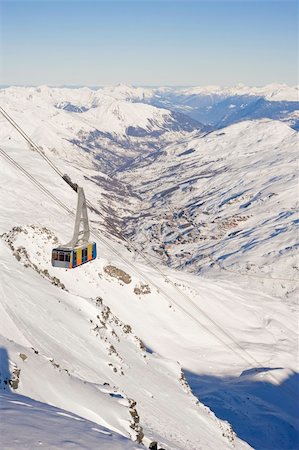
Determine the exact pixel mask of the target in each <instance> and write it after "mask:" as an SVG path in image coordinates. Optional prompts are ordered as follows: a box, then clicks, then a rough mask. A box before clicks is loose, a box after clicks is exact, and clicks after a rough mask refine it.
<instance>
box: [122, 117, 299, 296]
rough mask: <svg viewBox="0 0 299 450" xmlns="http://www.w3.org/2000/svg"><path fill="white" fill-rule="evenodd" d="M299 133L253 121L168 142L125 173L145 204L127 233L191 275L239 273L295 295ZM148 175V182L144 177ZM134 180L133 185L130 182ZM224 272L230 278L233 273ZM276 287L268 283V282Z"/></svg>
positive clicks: (283, 293)
mask: <svg viewBox="0 0 299 450" xmlns="http://www.w3.org/2000/svg"><path fill="white" fill-rule="evenodd" d="M297 145H298V136H297V132H296V131H294V130H292V129H291V128H289V127H288V126H287V125H285V124H283V123H281V122H278V121H270V120H261V121H246V122H241V123H238V124H235V125H231V126H230V127H227V128H224V129H222V130H221V131H215V132H212V133H209V134H207V135H205V136H199V137H192V136H191V137H189V138H186V139H185V140H184V141H182V142H180V143H179V144H172V145H169V146H168V147H166V148H165V149H164V153H162V154H160V155H159V156H158V157H157V158H156V160H155V162H154V163H151V164H147V163H146V161H145V162H144V164H143V165H141V164H140V166H138V167H136V168H135V167H132V168H131V170H125V171H124V173H119V175H118V178H119V179H120V180H122V181H125V182H126V183H128V184H132V183H133V182H134V186H135V192H137V193H138V195H139V196H140V197H141V198H142V207H141V208H140V210H139V211H138V212H136V213H135V215H134V216H133V217H132V216H130V219H129V222H128V225H127V232H128V234H129V235H130V236H131V237H132V238H134V239H135V240H136V242H138V246H141V247H142V248H144V249H146V250H147V252H150V253H151V254H152V255H153V256H155V257H156V258H157V257H158V258H159V259H160V260H161V261H164V262H165V263H167V264H168V265H171V266H173V267H177V268H184V269H187V270H192V271H193V272H203V271H204V272H206V271H210V270H212V275H211V276H213V277H214V276H215V273H214V271H216V273H217V276H218V271H219V270H220V271H221V272H222V271H223V270H227V271H233V272H234V271H235V273H233V274H232V276H236V274H238V273H239V275H240V276H243V278H244V281H246V282H247V281H248V277H251V276H252V277H253V278H256V281H255V282H256V283H258V284H260V283H262V284H263V288H264V289H266V291H268V292H269V293H271V294H272V295H278V296H279V297H281V296H285V297H287V298H289V297H293V298H294V297H295V296H296V295H298V291H297V287H298V284H297V281H296V280H297V278H298V270H299V267H298V260H297V246H298V243H297V237H298V234H297V233H298V220H299V218H298V190H297V189H298V185H297V183H298V164H297ZM144 173H146V176H145V175H143V176H141V174H144ZM133 180H134V181H133ZM225 276H230V274H229V273H228V272H227V273H225ZM268 276H271V277H273V278H275V279H277V280H276V281H274V280H273V281H272V282H271V283H268V286H267V282H266V281H265V280H264V278H263V277H268Z"/></svg>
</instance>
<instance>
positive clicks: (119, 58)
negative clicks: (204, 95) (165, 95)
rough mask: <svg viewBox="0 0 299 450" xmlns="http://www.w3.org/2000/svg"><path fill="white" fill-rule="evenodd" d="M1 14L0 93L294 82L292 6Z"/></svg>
mask: <svg viewBox="0 0 299 450" xmlns="http://www.w3.org/2000/svg"><path fill="white" fill-rule="evenodd" d="M0 7H1V10H0V17H1V19H0V20H1V23H0V25H1V30H2V31H1V32H0V59H1V70H0V84H1V85H2V86H3V85H6V86H7V85H8V86H11V85H34V86H39V85H45V84H46V85H51V86H61V85H64V86H65V85H67V86H93V87H95V86H96V87H100V86H106V85H115V84H118V83H119V82H121V83H123V84H129V85H135V86H207V85H220V86H235V85H236V84H238V83H240V82H242V83H243V84H245V85H248V86H264V85H266V84H270V83H272V82H273V80H274V82H275V83H286V84H288V85H291V86H292V85H295V84H296V83H297V82H298V76H297V28H298V26H297V2H295V1H292V0H290V1H279V0H278V1H277V0H275V1H271V0H269V1H266V0H264V1H263V0H262V1H245V2H243V1H238V0H235V1H210V2H209V1H196V0H195V1H188V0H185V1H184V0H180V1H172V2H170V1H165V0H164V1H153V0H152V1H139V2H137V1H126V0H124V1H110V2H108V1H59V2H57V1H41V2H37V1H14V0H12V1H7V0H2V1H0Z"/></svg>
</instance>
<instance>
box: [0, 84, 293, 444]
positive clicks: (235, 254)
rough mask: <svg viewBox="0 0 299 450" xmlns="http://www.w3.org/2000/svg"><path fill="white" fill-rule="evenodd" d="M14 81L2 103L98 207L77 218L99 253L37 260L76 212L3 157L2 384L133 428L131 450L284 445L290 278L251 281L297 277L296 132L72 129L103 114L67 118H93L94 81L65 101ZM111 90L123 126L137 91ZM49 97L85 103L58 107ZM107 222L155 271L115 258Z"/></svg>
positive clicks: (32, 162) (8, 140)
mask: <svg viewBox="0 0 299 450" xmlns="http://www.w3.org/2000/svg"><path fill="white" fill-rule="evenodd" d="M14 89H15V88H13V89H12V90H11V91H9V90H6V91H5V93H4V92H1V96H2V99H1V104H2V105H4V106H5V107H6V108H7V109H9V113H10V114H11V115H13V117H14V119H15V120H16V121H17V122H19V123H20V124H21V125H22V127H24V128H25V130H26V131H27V133H28V134H29V135H30V136H31V137H32V138H33V139H34V140H36V141H37V143H38V144H39V145H42V147H43V151H44V152H45V153H46V154H47V155H48V156H50V157H51V159H52V160H53V161H54V162H55V163H56V164H57V165H58V166H59V167H60V169H61V170H62V171H63V172H66V173H68V174H69V175H70V176H71V177H72V179H74V180H75V181H77V182H78V183H79V184H81V185H84V189H85V192H86V194H87V197H88V199H89V200H91V201H92V203H93V204H95V205H97V207H98V208H99V209H100V211H101V212H102V213H103V216H98V215H97V214H96V213H95V212H94V211H90V212H89V215H90V219H91V224H92V226H93V227H94V228H95V229H96V230H100V232H101V236H102V239H101V240H100V241H98V258H97V260H96V261H95V262H93V263H92V264H88V265H85V266H82V267H80V268H77V269H75V270H73V271H67V270H61V269H57V268H52V267H51V264H50V252H51V248H52V247H53V246H54V245H57V242H59V243H64V242H66V241H68V240H69V238H70V236H71V233H72V226H73V216H72V215H68V214H66V213H65V211H64V210H63V209H61V208H60V207H59V206H58V205H56V204H55V203H53V201H52V200H51V199H50V198H49V197H47V196H46V195H45V193H42V192H40V191H39V190H38V189H37V188H36V186H35V185H34V184H32V183H31V182H30V181H29V179H28V178H26V177H25V176H24V175H22V174H21V173H20V172H19V171H18V170H17V168H16V167H15V166H13V165H11V164H10V163H9V162H8V160H7V159H6V158H4V159H3V158H2V157H1V159H0V161H1V163H0V172H1V178H2V184H1V189H0V205H1V215H0V234H1V235H2V239H1V240H0V243H1V245H0V263H1V271H0V286H1V296H0V310H1V313H0V334H1V335H2V337H1V347H2V348H4V349H5V351H6V352H7V354H8V356H7V358H4V362H3V359H2V363H1V367H2V370H1V373H2V374H3V373H4V374H6V378H3V375H2V378H1V380H0V381H1V383H2V387H6V388H7V384H5V383H4V382H5V380H6V381H8V380H10V386H11V389H12V390H13V389H15V387H16V384H17V389H15V392H17V393H18V394H21V395H24V396H29V397H31V398H33V399H35V400H38V401H41V402H43V403H45V404H48V405H49V404H50V405H53V406H55V407H58V408H61V409H62V410H64V411H67V412H68V413H71V414H76V415H78V416H79V417H81V418H84V420H86V421H87V420H88V421H92V422H95V423H97V424H98V425H100V426H104V427H107V428H108V429H109V430H112V431H113V432H116V433H118V434H119V435H122V436H124V437H126V438H131V439H133V440H134V439H137V438H139V439H141V437H142V434H144V437H143V439H142V441H143V443H144V444H145V446H148V445H149V443H150V442H151V441H152V440H157V441H158V442H159V444H160V446H161V447H163V448H165V449H166V450H170V449H171V450H179V449H180V450H183V449H184V450H188V449H190V450H191V449H196V450H198V449H200V448H204V449H215V448H219V449H225V448H237V449H238V448H248V446H247V444H245V443H244V442H242V441H246V442H247V443H248V444H249V445H250V446H252V447H254V448H258V449H264V448H267V446H268V448H269V446H270V448H273V445H274V444H275V445H277V448H279V449H280V450H282V449H290V448H296V446H297V439H298V434H297V429H298V420H297V417H296V411H295V410H294V400H293V399H294V396H295V395H296V390H297V387H296V383H297V372H298V367H297V363H296V354H297V350H298V347H297V323H296V312H297V306H296V305H295V302H294V298H295V290H294V289H295V288H294V284H293V283H291V284H288V283H281V281H280V280H279V281H273V280H271V279H270V280H265V279H263V280H262V281H259V280H257V279H256V278H255V276H257V277H260V276H261V275H262V276H266V277H267V278H268V277H269V278H272V277H275V276H276V277H278V275H280V276H281V274H283V275H284V276H285V277H287V278H289V276H290V274H291V276H292V277H293V276H296V273H297V269H296V264H297V262H296V256H295V237H296V229H295V226H296V223H297V222H296V220H297V219H296V217H295V209H296V204H295V200H296V191H295V182H296V172H295V169H296V165H295V158H296V153H295V145H296V133H295V132H294V131H293V130H291V129H290V128H289V127H288V126H287V125H285V124H282V123H280V122H273V121H255V122H244V123H240V124H236V125H234V126H231V127H228V128H226V129H224V130H221V131H217V132H213V133H210V134H206V133H205V134H206V136H204V135H203V133H202V132H201V134H199V133H198V132H197V131H193V132H187V131H179V132H173V131H167V133H166V134H167V137H165V138H164V137H163V139H161V137H159V138H157V139H156V141H155V144H154V145H155V146H156V147H154V150H153V147H152V145H153V142H154V141H153V140H151V139H152V137H149V136H145V137H143V138H142V139H141V138H140V137H130V140H129V141H126V140H124V141H122V142H120V140H119V136H120V134H119V135H118V137H117V142H116V141H115V140H112V139H111V137H109V136H108V137H107V136H106V135H105V137H103V136H102V135H97V137H96V139H90V140H89V139H85V137H86V136H89V137H90V136H91V135H93V133H94V132H95V128H94V127H93V125H91V122H92V121H93V120H96V121H97V120H98V123H100V122H102V120H104V119H105V118H104V117H103V118H100V119H99V118H95V119H92V118H90V120H86V121H85V120H82V117H84V115H86V114H90V115H92V114H94V113H95V112H96V108H97V107H96V106H95V104H94V103H93V102H94V101H95V98H94V94H93V91H90V90H87V89H82V90H68V89H66V94H65V97H64V98H62V95H61V94H62V91H61V90H57V91H55V89H49V88H46V87H42V88H40V90H41V94H42V95H40V96H38V95H36V91H35V90H34V92H33V94H34V95H33V96H32V98H30V95H32V92H31V91H30V89H29V90H26V89H24V90H23V91H21V92H22V94H20V92H18V91H16V90H14ZM110 90H113V89H110ZM118 91H119V92H118V94H117V95H118V96H119V99H118V100H117V101H120V103H118V106H119V105H121V102H125V103H126V104H125V106H124V109H120V110H119V111H120V116H121V115H122V114H124V115H125V119H124V120H127V118H128V117H129V116H133V115H134V114H135V113H136V111H138V108H139V106H138V101H137V103H134V102H135V101H136V98H137V97H138V95H139V94H140V96H141V97H142V96H143V94H144V97H147V96H148V92H147V93H142V92H140V93H139V94H138V95H137V94H136V97H134V95H135V94H134V89H133V91H131V90H129V91H128V90H127V89H126V88H125V87H123V86H121V87H119V88H118ZM96 92H97V91H96ZM12 93H13V95H12ZM23 94H24V96H27V97H28V98H27V97H26V98H23V97H22V95H23ZM110 94H111V92H110ZM110 94H109V95H110ZM14 95H15V99H13V96H14ZM55 95H56V97H55ZM63 95H64V94H63ZM96 95H99V93H97V94H96ZM105 95H106V94H105ZM76 96H77V97H76ZM110 96H111V97H112V95H110ZM115 96H116V94H115ZM47 97H49V98H50V99H47V100H45V98H47ZM54 97H55V98H54ZM58 97H59V98H60V100H61V101H64V102H66V103H67V104H71V105H76V104H77V105H79V104H80V105H81V107H82V110H84V112H71V111H68V110H64V109H61V108H57V106H55V105H57V102H58V101H59V98H58ZM83 97H84V100H83ZM85 97H86V98H85ZM127 97H130V100H128V99H127ZM75 98H76V99H75ZM147 98H148V97H147ZM113 101H114V100H113ZM3 102H4V103H3ZM30 102H32V105H31V106H29V105H30ZM88 102H89V103H88ZM109 102H110V100H109ZM109 104H110V103H109ZM112 104H113V103H112ZM64 106H65V105H64ZM135 106H136V108H137V109H135ZM143 106H147V105H143ZM85 108H86V110H85ZM120 108H122V106H120ZM87 109H88V110H87ZM143 111H145V110H143ZM131 113H132V114H131ZM156 117H158V116H156ZM139 119H140V118H138V119H137V118H136V121H137V120H139ZM118 120H119V121H120V123H121V122H122V121H123V118H122V117H121V118H120V119H119V118H118V119H117V121H118ZM140 120H141V119H140ZM142 120H143V119H142ZM136 121H135V118H134V123H136ZM0 123H1V127H0V141H1V145H0V148H3V149H4V150H5V152H6V153H7V154H8V155H9V156H10V157H12V158H13V159H14V160H15V161H17V162H18V163H19V164H21V165H22V167H24V168H25V169H26V170H27V171H28V172H29V173H30V174H32V175H34V177H35V178H36V179H37V180H38V181H39V182H40V183H42V184H43V186H46V187H47V188H48V189H50V190H51V192H53V193H54V194H55V195H57V196H59V198H60V199H61V201H63V202H64V203H65V204H66V205H67V206H68V207H69V208H70V209H71V210H73V209H74V206H75V203H76V198H75V194H74V193H73V192H72V191H71V190H70V189H69V188H68V187H67V186H66V185H65V184H64V182H63V181H62V180H61V179H59V178H58V177H57V176H56V174H55V173H54V172H53V171H52V170H51V169H50V167H49V166H48V165H46V163H45V161H44V160H42V159H41V158H40V156H39V155H38V154H36V153H35V152H32V150H30V149H28V148H27V147H26V146H25V145H24V143H23V141H22V140H21V139H20V138H19V137H18V136H17V135H16V133H15V132H14V131H12V129H11V127H10V125H8V124H7V123H6V122H5V121H4V119H2V118H1V122H0ZM115 126H116V127H117V126H118V125H115ZM126 126H127V124H126V125H125V126H124V128H123V129H125V127H126ZM143 126H146V125H145V123H143ZM78 130H81V132H80V131H78ZM74 136H75V140H76V142H74ZM99 140H100V141H99ZM137 142H138V145H137V144H136V143H137ZM131 145H133V149H132V148H131ZM273 149H275V155H273ZM142 150H144V151H145V154H144V155H142ZM127 153H129V154H130V157H129V158H127V159H126V157H124V156H123V155H126V154H127ZM104 154H106V157H107V160H106V161H107V164H108V162H109V163H110V164H111V167H110V168H109V170H107V171H106V170H104V168H105V167H108V166H105V164H103V163H102V157H103V156H104ZM2 156H3V155H2ZM143 156H147V157H143ZM99 157H100V159H101V161H99V159H98V158H99ZM115 170H116V171H118V172H116V173H117V179H116V173H115V174H114V176H112V177H111V176H110V175H109V173H110V171H112V172H113V171H115ZM107 172H108V174H107ZM274 177H275V178H274ZM232 180H233V183H232ZM240 186H241V187H242V189H243V190H244V192H243V193H240ZM236 194H238V195H236ZM272 194H274V195H272ZM275 194H277V195H275ZM202 202H204V203H203V204H201V203H202ZM242 205H246V206H244V207H242V208H241V209H240V206H242ZM243 210H244V211H246V212H244V211H243ZM134 212H135V213H134ZM181 213H182V214H181ZM245 216H246V217H245ZM247 216H250V217H247ZM243 219H244V220H243ZM115 227H116V228H117V229H118V230H122V231H123V232H124V231H126V232H127V233H130V234H131V237H132V238H133V239H134V240H135V242H136V243H137V246H138V248H141V247H143V248H144V250H145V252H146V253H147V254H149V255H150V257H151V258H152V261H154V263H155V264H157V265H158V267H157V269H155V268H154V267H153V266H152V265H149V264H148V263H147V265H145V264H144V262H143V261H142V260H141V258H140V256H138V255H134V254H133V253H132V252H129V251H127V249H126V246H125V245H124V242H123V241H121V240H120V239H115V237H113V236H112V235H111V233H112V232H113V234H114V235H115V234H116V233H115ZM276 228H277V230H281V229H283V231H279V232H277V233H276V232H275V230H276ZM198 230H199V231H198ZM234 232H237V233H235V234H234ZM168 233H170V234H168ZM273 233H274V235H273V236H271V235H272V234H273ZM253 239H254V240H253ZM151 241H152V242H151ZM169 241H171V242H169ZM247 243H249V244H250V245H249V247H247V246H246V244H247ZM157 250H158V251H157ZM165 250H166V251H165ZM181 250H183V251H181ZM188 252H189V253H190V254H191V255H190V254H189V255H188ZM230 253H232V254H231V255H229V254H230ZM282 253H283V254H282ZM192 255H193V256H194V258H192ZM203 255H204V258H203V257H202V256H203ZM249 256H250V258H249ZM281 256H284V259H282V258H281ZM210 258H212V259H213V261H211V259H210ZM214 261H216V263H215V262H214ZM248 262H249V263H251V264H250V265H249V266H248V264H247V263H248ZM165 263H166V264H168V265H169V266H171V265H172V266H173V267H179V266H180V267H181V268H183V269H188V270H190V271H197V270H198V269H200V274H201V275H203V276H201V277H198V276H195V275H193V274H192V273H187V271H186V270H184V271H180V272H178V271H173V270H171V269H170V268H169V267H165ZM111 266H112V268H113V269H114V272H113V270H112V271H111ZM223 268H225V269H226V270H225V271H224V270H223ZM115 270H116V273H118V275H117V276H118V278H115V276H113V274H114V275H115ZM121 270H122V271H123V272H124V273H123V272H121ZM228 270H232V271H233V273H231V272H229V271H228ZM248 275H250V277H249V276H248ZM269 294H270V295H269ZM282 299H284V301H282ZM21 355H25V356H26V358H24V356H22V357H21ZM7 360H8V365H7ZM5 361H6V363H5ZM3 368H4V369H3ZM182 368H183V370H184V373H183V372H182ZM19 371H20V372H19ZM184 374H185V375H184ZM185 377H187V380H188V381H189V383H190V385H191V388H192V391H193V393H194V394H195V396H194V395H193V394H192V393H191V391H190V388H189V386H188V384H187V382H186V379H185ZM44 380H47V381H48V383H47V384H45V383H44ZM6 390H7V389H6ZM196 397H197V398H198V399H199V402H198V400H197V398H196ZM202 399H203V403H204V404H205V405H207V406H209V407H210V408H211V410H210V409H209V408H207V407H206V406H204V404H203V403H202ZM282 405H283V407H282ZM46 408H48V407H46ZM282 408H283V409H282ZM214 413H216V416H215V415H214ZM13 414H17V412H16V411H13V412H12V415H13ZM47 414H48V413H47ZM257 418H258V419H257ZM219 419H222V420H224V421H226V420H228V421H229V423H230V424H231V425H228V424H227V423H226V422H223V421H222V420H219ZM0 422H1V421H0ZM231 427H232V428H231ZM234 432H237V435H238V436H236V435H235V433H234ZM91 434H92V433H91ZM90 439H93V437H92V436H90ZM91 442H92V441H91ZM124 442H125V441H124ZM103 445H104V444H103ZM128 445H129V444H128ZM91 448H93V447H91ZM104 448H105V447H104ZM108 448H109V447H108ZM129 448H130V447H129ZM133 448H134V447H133Z"/></svg>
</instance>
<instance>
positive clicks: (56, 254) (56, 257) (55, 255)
mask: <svg viewBox="0 0 299 450" xmlns="http://www.w3.org/2000/svg"><path fill="white" fill-rule="evenodd" d="M53 259H54V261H57V260H58V252H53Z"/></svg>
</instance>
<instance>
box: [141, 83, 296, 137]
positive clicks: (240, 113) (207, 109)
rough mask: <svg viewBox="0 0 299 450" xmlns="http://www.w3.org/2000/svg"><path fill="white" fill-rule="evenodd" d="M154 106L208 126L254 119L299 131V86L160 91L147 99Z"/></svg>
mask: <svg viewBox="0 0 299 450" xmlns="http://www.w3.org/2000/svg"><path fill="white" fill-rule="evenodd" d="M148 101H149V102H150V103H151V104H154V105H156V106H159V107H165V108H169V109H171V110H173V111H179V112H183V113H184V114H186V115H189V116H190V117H192V118H194V119H196V120H199V121H200V122H202V123H203V124H205V125H209V126H211V127H214V128H222V127H224V126H227V125H230V124H232V123H235V122H239V121H242V120H247V119H249V120H252V119H262V118H268V119H278V120H285V121H286V122H288V123H289V124H290V125H291V126H292V127H293V128H295V129H297V130H298V127H299V123H298V120H297V119H296V118H295V117H294V113H295V112H296V111H297V112H298V109H299V91H298V87H297V86H294V87H289V86H287V85H284V84H282V85H281V84H275V83H274V84H270V85H267V86H264V87H247V86H244V85H242V84H240V85H237V86H235V87H230V88H225V87H220V86H204V87H194V88H188V89H173V88H172V89H171V88H167V89H163V90H157V91H155V92H154V93H153V96H152V97H151V98H150V99H149V100H148Z"/></svg>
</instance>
